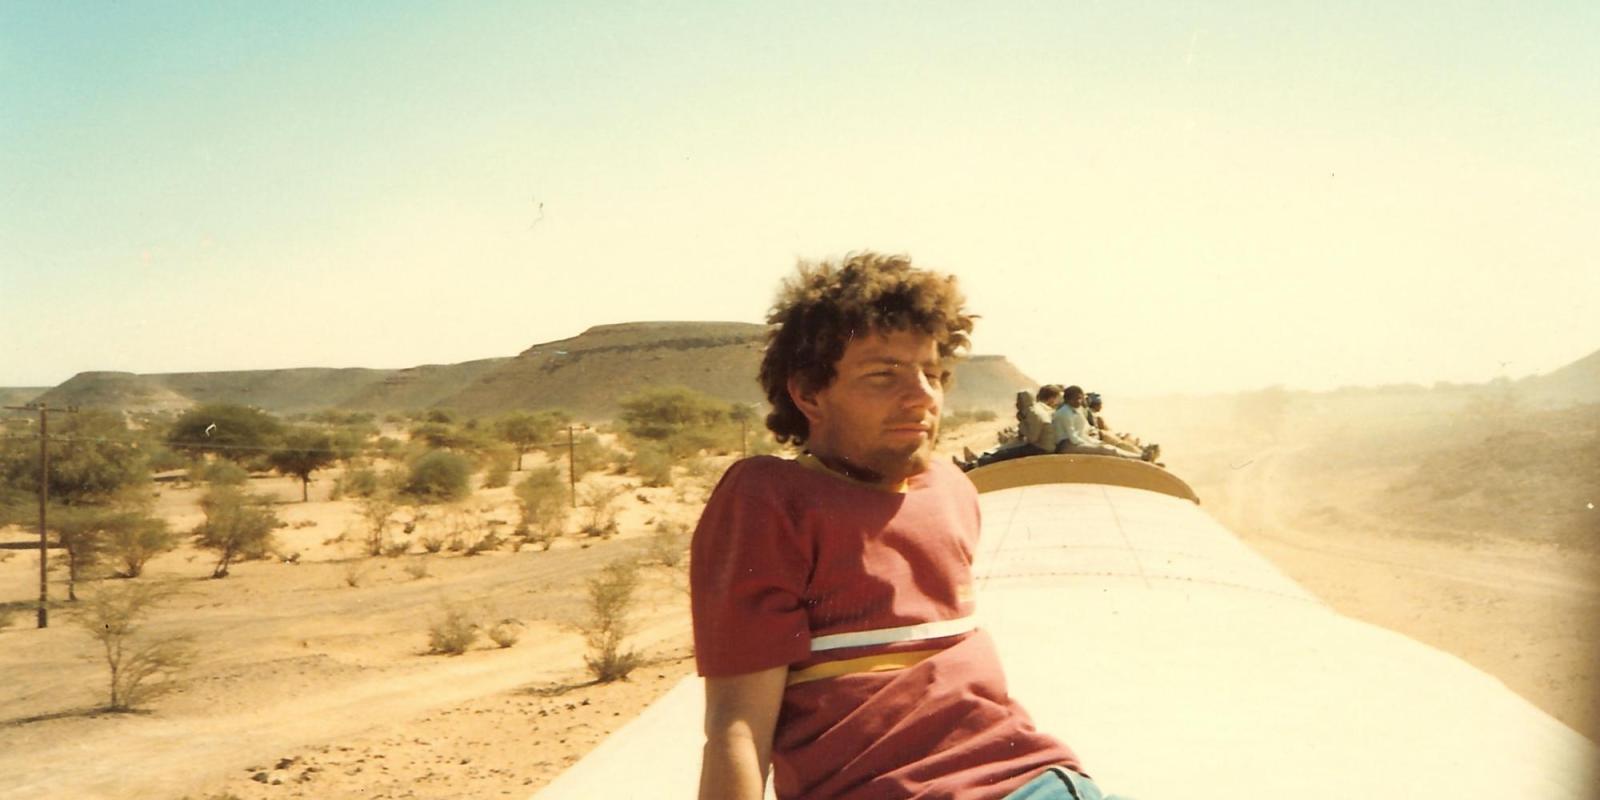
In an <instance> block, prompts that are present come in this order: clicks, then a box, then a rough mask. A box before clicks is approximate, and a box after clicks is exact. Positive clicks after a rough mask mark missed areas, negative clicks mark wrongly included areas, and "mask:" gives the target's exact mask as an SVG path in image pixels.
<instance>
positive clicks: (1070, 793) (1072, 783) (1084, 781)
mask: <svg viewBox="0 0 1600 800" xmlns="http://www.w3.org/2000/svg"><path fill="white" fill-rule="evenodd" d="M1005 800H1117V795H1107V794H1101V793H1100V787H1098V786H1096V785H1095V784H1094V781H1091V780H1089V779H1088V778H1085V777H1084V776H1082V775H1079V774H1078V773H1076V772H1073V771H1072V770H1070V769H1067V768H1066V767H1051V768H1049V769H1047V770H1045V771H1044V772H1041V773H1039V776H1038V777H1036V778H1034V779H1033V780H1031V781H1028V782H1027V783H1025V784H1023V785H1022V788H1021V789H1018V790H1016V791H1014V792H1012V793H1011V794H1008V795H1006V797H1005ZM1123 800H1126V798H1124V799H1123Z"/></svg>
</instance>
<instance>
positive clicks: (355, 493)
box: [333, 464, 382, 497]
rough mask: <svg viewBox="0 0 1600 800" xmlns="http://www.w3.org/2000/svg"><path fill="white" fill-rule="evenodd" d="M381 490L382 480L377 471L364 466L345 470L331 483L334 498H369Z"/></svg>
mask: <svg viewBox="0 0 1600 800" xmlns="http://www.w3.org/2000/svg"><path fill="white" fill-rule="evenodd" d="M381 488H382V478H381V477H380V476H379V475H378V471H377V470H375V469H373V468H372V467H370V466H368V465H365V464H362V465H359V466H353V467H351V468H349V469H347V470H345V471H344V474H343V475H341V476H339V478H338V479H337V480H335V481H334V483H333V490H334V494H335V495H336V496H350V497H371V496H373V495H374V494H377V493H378V492H379V491H380V489H381Z"/></svg>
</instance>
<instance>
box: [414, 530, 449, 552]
mask: <svg viewBox="0 0 1600 800" xmlns="http://www.w3.org/2000/svg"><path fill="white" fill-rule="evenodd" d="M417 543H418V544H420V545H422V549H423V550H424V551H425V552H428V553H437V552H439V551H440V550H443V549H444V537H443V536H440V535H439V534H437V533H425V534H423V535H421V536H419V537H417Z"/></svg>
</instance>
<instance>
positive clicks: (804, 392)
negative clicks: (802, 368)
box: [787, 375, 822, 424]
mask: <svg viewBox="0 0 1600 800" xmlns="http://www.w3.org/2000/svg"><path fill="white" fill-rule="evenodd" d="M787 388H788V390H789V399H790V400H791V401H792V402H793V403H794V406H795V408H798V409H800V413H802V414H804V415H806V421H807V422H810V423H813V424H815V423H816V421H817V419H818V418H819V417H820V416H821V415H822V406H821V404H819V403H818V402H817V390H815V389H808V388H806V385H805V383H804V382H803V381H801V380H800V376H798V375H791V376H789V381H788V384H787Z"/></svg>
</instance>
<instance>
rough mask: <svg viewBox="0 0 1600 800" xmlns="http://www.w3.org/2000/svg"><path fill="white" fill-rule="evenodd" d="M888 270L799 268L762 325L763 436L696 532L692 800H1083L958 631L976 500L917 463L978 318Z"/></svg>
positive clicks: (1069, 770)
mask: <svg viewBox="0 0 1600 800" xmlns="http://www.w3.org/2000/svg"><path fill="white" fill-rule="evenodd" d="M964 303H965V299H964V297H963V296H962V294H961V292H960V290H959V289H958V288H957V286H956V282H955V279H954V278H952V277H949V276H945V275H940V274H937V273H933V272H928V271H924V270H919V269H916V268H914V267H912V265H911V262H910V260H909V259H908V258H906V257H904V256H885V255H880V254H877V253H870V252H866V253H855V254H851V255H850V256H848V257H846V258H845V259H843V260H842V261H838V262H830V261H822V262H815V263H807V262H802V263H801V264H800V268H799V272H798V274H797V275H796V276H794V277H793V278H791V279H790V280H788V281H786V282H785V284H784V286H783V289H782V291H781V292H780V294H779V296H778V300H777V302H776V303H775V304H774V306H773V309H772V311H771V313H770V315H769V316H768V319H767V321H768V323H769V324H770V325H771V326H772V328H771V330H770V333H769V337H768V345H767V350H766V354H765V357H764V358H763V360H762V364H761V374H760V381H761V385H762V387H763V388H764V389H765V391H766V394H767V399H768V400H769V401H770V402H771V404H772V408H773V411H772V413H771V414H770V415H769V416H768V418H767V425H768V427H769V428H771V429H772V431H773V433H774V434H775V435H776V436H777V438H778V439H779V440H781V441H785V442H790V443H793V444H795V445H799V446H802V447H803V448H804V452H803V453H802V454H801V455H800V456H799V457H798V458H796V459H793V460H788V459H780V458H775V457H771V456H757V457H754V458H749V459H745V460H742V461H740V462H738V463H736V464H734V465H733V466H732V467H731V468H729V470H728V472H727V473H726V474H725V475H724V476H723V479H722V481H721V483H719V484H718V485H717V488H716V491H715V492H713V493H712V496H711V498H710V499H709V500H708V501H707V504H706V508H705V511H704V513H703V515H702V516H701V519H700V524H699V526H698V527H697V528H696V530H695V536H694V542H693V546H692V552H691V555H692V560H691V562H690V563H691V566H690V587H691V597H692V603H691V604H692V607H693V612H694V638H695V657H696V661H697V664H698V668H699V671H700V673H701V674H702V675H704V676H705V678H706V719H705V728H706V745H705V752H704V759H703V762H702V766H701V780H700V796H701V798H702V800H705V799H706V798H718V799H720V798H749V799H750V800H755V799H756V798H760V797H761V796H762V792H763V791H764V786H765V781H766V777H767V773H768V768H769V766H770V768H771V770H772V775H773V780H774V784H775V789H776V793H777V795H778V797H780V798H790V797H796V798H850V799H852V800H868V799H869V798H870V800H882V799H883V798H900V797H929V798H961V800H966V799H967V798H979V799H980V800H981V799H983V798H993V799H994V800H1000V798H1006V797H1018V798H1020V797H1028V798H1046V797H1061V798H1080V797H1081V798H1085V800H1090V799H1092V798H1099V797H1100V794H1099V793H1098V790H1097V789H1095V788H1094V785H1093V783H1092V782H1090V781H1089V780H1088V779H1087V778H1085V777H1084V776H1083V775H1082V769H1081V767H1080V766H1079V764H1078V760H1077V758H1076V756H1074V755H1073V753H1072V751H1071V750H1070V749H1068V748H1067V747H1066V746H1065V745H1064V744H1062V743H1061V742H1059V741H1057V740H1056V739H1054V738H1052V737H1050V736H1047V735H1045V734H1042V733H1040V732H1039V731H1037V730H1035V729H1034V727H1033V723H1032V721H1031V720H1030V719H1029V718H1028V715H1027V714H1026V713H1025V712H1024V711H1023V710H1022V708H1020V707H1019V706H1018V705H1017V704H1016V703H1015V702H1013V701H1012V700H1011V698H1010V696H1009V694H1008V693H1007V690H1006V685H1005V678H1004V676H1003V674H1002V672H1001V669H1000V663H999V660H998V657H997V655H996V653H995V650H994V646H993V643H992V641H991V640H990V638H989V637H988V635H987V633H985V632H984V631H982V630H980V629H979V628H978V627H977V625H976V624H975V622H974V618H973V613H974V606H973V592H972V575H971V564H972V557H973V554H974V552H976V549H977V540H978V522H979V520H978V503H977V493H976V490H974V488H973V486H972V484H971V482H969V481H968V480H967V479H966V477H965V476H964V475H963V474H962V473H961V472H960V470H958V469H957V468H956V467H955V466H954V465H953V464H951V463H950V462H948V461H941V460H939V459H937V458H935V457H934V454H933V448H934V443H935V440H936V439H937V437H938V433H939V418H940V413H941V410H942V406H943V402H944V388H945V384H946V382H947V381H948V380H949V376H950V366H951V361H952V359H954V358H955V357H956V356H957V355H959V354H960V353H961V352H962V351H963V350H965V348H966V347H967V345H968V340H967V335H968V334H969V333H970V332H971V331H972V321H973V317H972V316H971V315H969V314H967V313H966V312H965V310H964V309H963V305H964Z"/></svg>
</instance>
